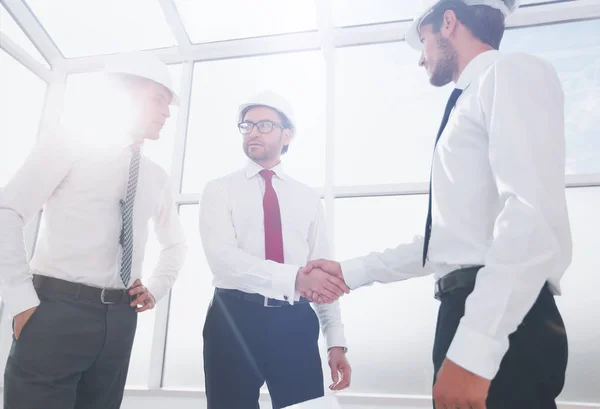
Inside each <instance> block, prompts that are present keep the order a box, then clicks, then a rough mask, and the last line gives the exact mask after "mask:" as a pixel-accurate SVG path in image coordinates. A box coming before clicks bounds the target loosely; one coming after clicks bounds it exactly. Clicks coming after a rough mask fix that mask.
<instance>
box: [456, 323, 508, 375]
mask: <svg viewBox="0 0 600 409" xmlns="http://www.w3.org/2000/svg"><path fill="white" fill-rule="evenodd" d="M506 351H508V339H507V340H506V342H501V341H498V340H497V339H494V338H490V337H489V336H487V335H484V334H481V333H479V332H477V331H474V330H472V329H471V328H469V327H467V326H465V325H464V324H462V323H461V324H459V326H458V329H457V330H456V334H455V335H454V339H453V340H452V344H450V348H449V349H448V353H447V354H446V357H447V358H448V359H450V360H451V361H452V362H454V363H455V364H457V365H459V366H461V367H463V368H464V369H466V370H467V371H469V372H472V373H474V374H475V375H479V376H481V377H482V378H485V379H488V380H491V379H493V378H494V376H496V373H497V372H498V369H499V368H500V363H501V362H502V358H503V357H504V354H506Z"/></svg>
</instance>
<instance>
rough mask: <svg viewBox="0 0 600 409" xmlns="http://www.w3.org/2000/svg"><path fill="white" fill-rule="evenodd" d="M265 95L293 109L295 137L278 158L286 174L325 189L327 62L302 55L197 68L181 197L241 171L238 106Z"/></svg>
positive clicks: (316, 54)
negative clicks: (278, 96)
mask: <svg viewBox="0 0 600 409" xmlns="http://www.w3.org/2000/svg"><path fill="white" fill-rule="evenodd" d="M265 90H271V91H274V92H277V93H279V94H281V95H282V96H284V97H285V98H286V99H287V100H288V101H289V102H290V104H291V105H292V107H293V110H294V116H295V121H296V130H297V132H296V136H295V137H294V139H292V143H291V145H290V150H289V151H288V153H287V154H285V155H284V156H283V157H282V161H283V164H284V167H285V169H286V170H287V172H288V173H289V174H290V175H291V176H294V177H296V178H297V179H299V180H300V181H302V182H305V183H307V184H309V185H313V186H322V185H323V183H324V180H325V63H324V61H323V55H322V53H320V52H305V53H297V54H280V55H273V56H266V57H252V58H243V59H234V60H223V61H214V62H204V63H198V64H196V67H195V69H194V82H193V87H192V102H191V108H190V110H191V111H190V121H189V128H188V133H187V144H186V155H185V170H184V177H183V192H186V193H198V192H201V191H202V190H203V188H204V185H205V183H206V182H208V181H210V180H212V179H214V178H218V177H221V176H224V175H226V174H228V173H231V172H233V171H236V170H237V169H239V168H240V167H242V166H244V164H245V163H246V157H245V155H244V153H243V149H242V135H241V134H240V133H239V131H238V129H237V113H238V107H239V106H240V105H241V104H243V103H244V102H246V100H247V99H248V98H249V97H251V96H252V95H254V94H256V93H259V92H263V91H265Z"/></svg>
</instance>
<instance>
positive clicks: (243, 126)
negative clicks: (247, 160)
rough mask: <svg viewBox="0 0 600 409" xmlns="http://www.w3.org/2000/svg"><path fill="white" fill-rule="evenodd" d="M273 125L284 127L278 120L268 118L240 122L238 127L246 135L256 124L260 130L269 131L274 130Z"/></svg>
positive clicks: (262, 131) (261, 131)
mask: <svg viewBox="0 0 600 409" xmlns="http://www.w3.org/2000/svg"><path fill="white" fill-rule="evenodd" d="M273 125H275V126H278V127H280V128H281V129H284V126H283V125H281V124H279V123H277V122H273V121H268V120H266V119H265V120H262V121H258V122H252V121H244V122H240V123H239V124H238V129H239V130H240V133H242V134H244V135H248V134H249V133H250V132H252V130H253V129H254V127H255V126H256V129H258V132H260V133H269V132H271V131H272V130H273Z"/></svg>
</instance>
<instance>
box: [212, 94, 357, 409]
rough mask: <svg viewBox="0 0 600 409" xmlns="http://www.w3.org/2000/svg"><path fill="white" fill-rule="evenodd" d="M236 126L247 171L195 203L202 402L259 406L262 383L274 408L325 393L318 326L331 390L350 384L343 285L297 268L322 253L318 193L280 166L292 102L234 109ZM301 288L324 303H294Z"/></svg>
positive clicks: (268, 100)
mask: <svg viewBox="0 0 600 409" xmlns="http://www.w3.org/2000/svg"><path fill="white" fill-rule="evenodd" d="M238 128H239V130H240V132H241V133H242V135H243V149H244V152H245V153H246V156H247V157H248V158H249V161H248V163H247V165H246V166H245V167H244V168H243V169H240V170H238V171H237V172H234V173H232V174H229V175H227V176H225V177H222V178H220V179H217V180H214V181H212V182H209V183H208V184H207V185H206V187H205V190H204V193H203V196H202V200H201V210H200V212H201V213H200V234H201V238H202V244H203V247H204V252H205V254H206V258H207V260H208V264H209V266H210V268H211V270H212V272H213V275H214V280H213V283H214V286H215V287H216V289H215V294H214V298H213V300H212V303H211V305H210V307H209V309H208V313H207V316H206V323H205V326H204V333H203V335H204V371H205V379H206V395H207V399H208V408H209V409H218V408H235V409H244V408H248V409H250V408H258V399H259V393H260V388H261V386H262V385H263V384H264V383H265V382H266V383H267V386H268V388H269V392H270V395H271V399H272V401H273V407H274V408H276V409H277V408H283V407H286V406H290V405H293V404H296V403H299V402H303V401H307V400H310V399H314V398H318V397H321V396H323V395H324V385H323V373H322V367H321V358H320V355H319V346H318V338H319V319H320V323H321V326H322V328H323V332H324V335H325V337H326V340H327V346H328V349H329V365H330V367H331V376H332V380H333V384H332V385H331V386H330V388H331V389H333V390H340V389H344V388H346V387H348V386H349V385H350V365H349V364H348V361H347V359H346V356H345V350H346V340H345V337H344V329H343V324H342V320H341V314H340V308H339V305H338V303H337V302H336V300H337V299H338V297H339V296H341V295H343V294H344V293H345V292H347V291H348V287H346V285H345V284H344V283H343V281H342V280H341V279H339V278H337V277H333V276H331V275H329V274H327V273H324V272H323V273H320V274H319V273H316V274H315V273H313V274H310V275H307V274H304V271H303V270H301V266H303V265H305V264H306V263H307V262H308V261H309V260H311V259H314V258H320V257H323V256H325V255H327V254H329V248H328V239H327V234H326V231H327V229H326V226H325V220H324V214H323V209H322V206H321V202H320V199H319V197H318V195H316V194H315V192H314V191H313V190H312V189H311V188H309V187H308V186H305V185H303V184H301V183H299V182H297V181H296V180H294V179H292V178H291V177H290V176H288V175H287V174H286V173H285V172H284V170H283V166H282V164H281V155H282V154H284V153H286V152H287V150H288V147H289V144H290V141H291V139H292V136H293V135H294V131H295V126H294V123H293V114H292V109H291V107H290V105H289V103H288V102H287V101H286V100H285V99H284V98H282V97H281V96H279V95H277V94H275V93H272V92H264V93H261V94H259V95H256V96H254V97H253V98H251V99H250V100H249V101H248V102H247V103H246V104H244V105H242V106H241V107H240V109H239V123H238ZM308 290H313V291H317V292H319V293H320V294H323V295H324V296H325V297H326V301H327V303H326V304H324V305H318V306H316V309H317V314H315V311H314V310H313V308H312V306H311V304H310V303H309V302H308V300H307V299H305V298H301V297H300V292H302V291H308ZM317 315H318V316H317ZM340 373H341V378H340Z"/></svg>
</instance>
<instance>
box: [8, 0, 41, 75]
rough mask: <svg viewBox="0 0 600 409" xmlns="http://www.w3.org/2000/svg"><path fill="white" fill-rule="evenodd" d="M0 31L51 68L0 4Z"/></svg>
mask: <svg viewBox="0 0 600 409" xmlns="http://www.w3.org/2000/svg"><path fill="white" fill-rule="evenodd" d="M0 31H2V32H3V33H4V34H6V35H7V36H8V38H10V39H11V40H13V41H14V42H15V43H17V45H18V46H20V47H21V48H22V49H23V50H25V51H27V52H28V53H29V55H31V56H32V57H33V58H35V59H36V60H37V61H38V62H40V63H41V64H43V65H45V66H46V67H50V65H49V64H48V62H47V61H46V60H45V59H44V57H42V54H40V52H39V51H38V49H37V48H35V46H34V45H33V43H32V42H31V40H29V38H28V37H27V35H26V34H25V33H24V32H23V30H21V27H19V25H18V24H17V22H16V21H15V20H14V19H13V18H12V16H11V15H10V14H8V11H6V9H5V8H4V5H2V4H0Z"/></svg>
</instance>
